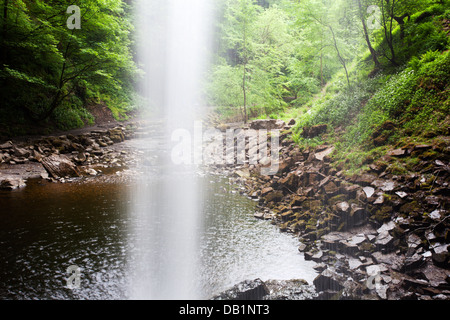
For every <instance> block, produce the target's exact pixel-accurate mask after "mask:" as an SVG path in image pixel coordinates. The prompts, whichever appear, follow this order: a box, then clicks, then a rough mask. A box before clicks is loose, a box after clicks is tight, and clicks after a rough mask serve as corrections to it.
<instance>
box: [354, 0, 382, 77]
mask: <svg viewBox="0 0 450 320" xmlns="http://www.w3.org/2000/svg"><path fill="white" fill-rule="evenodd" d="M358 6H359V17H360V19H361V23H362V25H363V30H364V37H365V39H366V43H367V46H368V48H369V51H370V54H371V56H372V60H373V62H374V63H375V68H376V69H379V68H380V61H379V60H378V57H377V53H376V51H375V49H374V48H373V47H372V43H371V42H370V38H369V32H368V31H367V25H366V21H365V19H364V14H363V10H362V5H361V0H358Z"/></svg>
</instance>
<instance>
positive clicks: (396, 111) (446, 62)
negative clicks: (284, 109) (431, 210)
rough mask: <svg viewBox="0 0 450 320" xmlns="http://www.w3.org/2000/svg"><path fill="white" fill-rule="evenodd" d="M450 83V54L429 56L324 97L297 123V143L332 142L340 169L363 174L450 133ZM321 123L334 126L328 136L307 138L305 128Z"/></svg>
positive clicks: (295, 130)
mask: <svg viewBox="0 0 450 320" xmlns="http://www.w3.org/2000/svg"><path fill="white" fill-rule="evenodd" d="M449 83H450V51H448V50H446V51H443V52H440V51H428V52H426V53H425V54H422V55H421V56H419V57H414V58H412V59H411V60H410V62H409V63H408V64H407V65H405V66H404V67H403V68H398V69H397V71H396V72H395V73H389V74H387V73H382V74H379V75H378V76H377V77H374V78H370V79H367V80H366V81H362V82H360V83H359V84H358V85H355V86H354V87H353V88H352V90H341V91H340V92H335V93H333V94H330V93H326V94H324V95H322V96H321V97H320V98H318V99H317V100H316V101H315V103H314V105H312V106H311V108H310V109H309V110H308V111H307V112H304V113H302V114H300V115H299V116H298V118H297V119H296V120H297V125H296V127H295V128H294V130H293V139H294V141H296V142H297V143H298V144H300V145H304V146H316V145H320V144H323V143H325V142H328V143H332V144H334V145H335V146H336V151H335V153H334V155H333V157H334V159H335V160H336V162H337V163H338V165H339V166H341V167H343V168H345V169H347V170H348V171H349V172H352V173H355V172H359V171H362V170H364V169H366V167H367V165H368V164H370V163H372V162H373V161H374V160H376V159H377V158H379V157H380V156H382V155H384V154H385V153H386V152H387V150H389V149H390V148H393V147H394V146H395V145H398V144H399V142H401V141H404V140H405V139H407V138H408V139H410V138H411V137H415V139H416V140H421V141H424V142H427V141H429V140H430V139H432V138H434V137H436V136H440V135H448V134H449V132H448V131H449V124H450V121H449V120H450V118H449V114H450V112H449V111H450V106H449V88H448V84H449ZM320 124H326V125H327V126H328V130H327V132H326V133H325V134H323V135H321V136H318V137H315V138H312V139H305V138H303V137H302V132H303V128H305V127H308V126H314V125H320ZM405 170H406V171H407V169H404V170H403V171H402V169H401V168H399V169H398V170H397V171H398V172H404V171H405Z"/></svg>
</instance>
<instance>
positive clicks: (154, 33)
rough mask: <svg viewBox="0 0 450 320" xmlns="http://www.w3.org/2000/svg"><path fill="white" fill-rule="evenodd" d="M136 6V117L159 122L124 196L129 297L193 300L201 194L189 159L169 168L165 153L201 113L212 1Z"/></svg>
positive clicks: (151, 1)
mask: <svg viewBox="0 0 450 320" xmlns="http://www.w3.org/2000/svg"><path fill="white" fill-rule="evenodd" d="M137 2H138V4H137V7H136V18H137V23H136V28H137V30H136V31H137V53H138V58H137V59H138V62H139V63H140V64H141V66H142V68H143V70H144V71H145V76H144V79H143V81H142V83H141V86H140V88H139V90H140V93H141V94H142V95H143V96H144V97H145V98H146V99H147V101H148V112H147V113H146V114H147V116H146V117H145V118H143V120H149V121H150V122H151V121H155V120H158V121H160V120H162V128H161V129H160V131H158V134H159V137H158V136H156V135H155V137H151V138H150V139H148V141H147V143H149V144H152V143H153V144H154V143H155V141H156V140H157V139H159V140H158V141H159V147H158V148H155V146H152V147H149V149H148V153H144V155H143V161H141V165H139V166H138V167H137V168H136V169H137V170H138V171H139V172H140V173H139V179H138V183H137V185H136V186H135V188H133V190H132V192H131V206H130V207H131V214H132V217H133V218H134V219H135V220H134V221H135V223H134V225H133V228H134V231H133V232H134V234H136V239H135V241H134V248H133V250H132V251H133V258H132V259H131V263H130V264H131V265H130V273H131V274H132V275H131V283H130V288H129V291H130V298H132V299H198V298H199V297H200V296H201V293H200V292H199V289H198V276H199V275H198V273H199V270H200V268H199V266H198V261H197V260H198V250H199V238H198V237H199V236H198V235H199V230H200V228H201V219H200V213H201V201H200V200H201V194H202V192H201V188H200V186H199V183H198V181H197V176H196V174H195V166H194V165H193V162H194V161H192V163H185V164H183V165H179V164H177V163H175V161H174V159H173V157H172V150H173V146H174V144H175V143H179V142H176V141H172V140H173V138H172V135H173V133H174V132H175V131H177V130H179V129H183V130H184V131H183V132H186V134H187V135H188V137H187V138H190V136H189V134H190V133H192V136H193V135H194V124H195V122H196V119H197V118H196V117H197V116H198V115H201V114H202V105H203V103H202V95H201V83H202V74H203V73H204V71H205V68H206V66H207V61H208V56H207V53H208V43H209V39H210V37H209V31H210V30H211V17H212V11H211V7H210V2H213V1H211V0H139V1H137ZM186 143H189V139H187V140H186ZM187 147H188V148H187V150H189V147H191V146H187ZM149 161H150V162H151V161H153V162H152V164H151V165H149ZM155 163H156V165H155Z"/></svg>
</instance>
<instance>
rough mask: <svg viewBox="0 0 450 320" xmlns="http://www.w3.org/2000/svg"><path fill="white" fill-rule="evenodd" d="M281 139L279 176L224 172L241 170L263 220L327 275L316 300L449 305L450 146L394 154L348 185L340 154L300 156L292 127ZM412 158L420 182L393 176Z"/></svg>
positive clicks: (439, 142) (245, 169) (318, 283)
mask: <svg viewBox="0 0 450 320" xmlns="http://www.w3.org/2000/svg"><path fill="white" fill-rule="evenodd" d="M282 130H285V131H283V132H282V134H281V137H280V138H281V141H280V144H281V150H280V157H281V158H280V163H279V164H280V171H279V172H278V174H277V175H274V176H263V175H261V174H260V166H259V165H256V166H255V165H248V164H244V165H242V166H238V167H234V168H233V169H230V168H229V167H228V168H224V167H223V166H218V167H217V168H216V169H217V170H232V171H233V172H234V176H235V178H234V179H235V181H236V182H238V183H241V188H242V190H241V191H242V192H243V193H245V194H246V195H248V196H249V197H252V198H254V199H258V201H259V208H260V210H259V211H258V212H256V213H255V217H257V218H261V219H268V220H271V221H272V223H274V224H277V225H278V226H279V227H280V229H281V230H282V231H285V232H290V233H294V234H296V235H298V237H299V240H300V245H299V250H300V251H301V252H304V254H305V258H306V259H311V260H314V261H316V262H317V266H316V268H317V270H318V271H320V275H319V276H318V277H317V278H316V279H315V280H314V285H315V287H316V290H317V291H318V292H319V296H318V297H317V298H318V299H346V298H349V299H421V300H422V299H424V300H428V299H450V271H449V269H450V267H449V257H450V254H449V248H450V247H449V242H450V239H449V232H448V230H449V227H450V220H449V219H448V216H449V210H448V209H449V201H448V200H449V194H448V183H449V167H448V160H449V150H450V148H449V146H450V139H449V137H446V136H441V137H438V138H437V139H436V140H435V141H434V143H432V144H429V145H424V144H415V145H413V144H411V145H408V146H407V147H403V148H398V149H393V150H390V151H388V152H387V154H385V155H384V156H382V158H381V159H374V161H373V163H371V164H370V166H369V169H368V170H367V171H365V172H362V173H361V174H358V175H347V172H345V171H344V170H340V168H339V166H336V164H335V163H334V161H333V160H332V157H331V155H332V154H333V152H334V151H335V147H334V146H332V145H321V146H318V147H315V148H305V147H301V146H298V145H297V144H295V143H294V142H293V141H292V140H291V138H290V137H291V135H290V132H289V130H291V126H287V125H285V126H283V127H282ZM431 154H432V157H430V155H431ZM411 155H414V156H417V157H418V159H420V162H419V163H417V165H416V167H415V171H414V172H413V173H410V174H408V175H403V174H396V173H395V172H392V170H390V169H392V168H391V166H394V165H398V164H399V163H403V162H408V160H409V159H410V157H411Z"/></svg>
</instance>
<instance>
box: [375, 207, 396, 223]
mask: <svg viewBox="0 0 450 320" xmlns="http://www.w3.org/2000/svg"><path fill="white" fill-rule="evenodd" d="M393 211H394V209H393V208H392V207H390V206H383V207H381V208H380V209H378V210H377V211H376V212H375V214H374V215H373V216H372V217H371V218H372V219H373V220H375V221H377V222H379V223H384V222H387V221H389V220H390V219H391V216H392V213H393Z"/></svg>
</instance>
